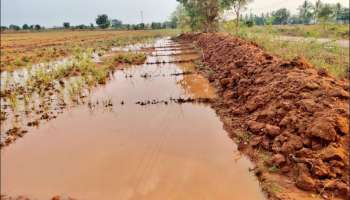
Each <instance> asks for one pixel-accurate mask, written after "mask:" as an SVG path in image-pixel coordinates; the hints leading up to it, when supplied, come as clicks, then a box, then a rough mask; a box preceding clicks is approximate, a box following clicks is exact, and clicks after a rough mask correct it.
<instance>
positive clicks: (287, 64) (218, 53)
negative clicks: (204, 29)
mask: <svg viewBox="0 0 350 200" xmlns="http://www.w3.org/2000/svg"><path fill="white" fill-rule="evenodd" d="M176 40H178V41H187V42H188V41H192V42H194V43H195V44H196V45H197V46H198V47H199V48H201V49H202V52H203V55H202V56H203V57H202V64H201V65H200V66H198V69H199V71H201V72H203V73H204V74H205V75H206V76H207V77H208V79H209V81H210V82H212V84H214V85H215V86H216V88H217V90H218V95H219V97H221V98H218V99H217V102H215V103H214V105H213V107H214V108H215V110H216V111H217V113H218V114H219V116H220V117H221V118H222V119H223V121H224V124H225V127H226V129H227V130H228V132H229V133H230V134H232V137H233V138H234V139H235V140H236V141H237V142H238V143H239V149H240V150H242V151H244V152H246V153H247V154H248V155H249V156H250V157H251V158H252V159H253V160H254V161H255V162H256V163H257V169H255V172H256V175H258V177H259V178H260V180H264V179H267V177H269V175H267V176H262V174H263V173H265V172H266V171H267V173H265V174H270V175H271V174H272V175H273V174H275V175H276V176H281V177H282V180H291V182H292V183H291V184H289V185H288V184H287V185H283V184H282V183H281V186H282V187H283V186H285V187H290V188H289V189H288V188H287V189H286V188H285V187H284V189H285V190H286V191H289V192H295V189H296V188H299V189H301V190H303V191H307V192H306V193H307V194H310V193H311V194H314V195H319V196H320V197H322V198H325V199H330V198H332V197H338V198H344V199H347V198H349V197H350V192H349V162H348V161H349V153H348V152H349V120H348V119H349V98H350V95H349V92H348V89H349V84H348V82H346V81H342V80H337V79H335V78H333V77H331V76H329V75H328V73H327V72H326V71H324V70H317V69H316V68H314V67H313V66H312V65H310V64H309V63H308V62H307V61H306V60H305V59H304V58H301V57H299V58H295V59H294V60H292V61H284V60H282V59H280V58H279V57H276V56H273V55H270V54H268V53H265V52H264V51H263V50H262V48H260V47H259V46H258V45H257V44H255V43H252V42H248V41H245V40H242V39H239V38H235V37H232V36H229V35H227V34H221V33H201V34H184V35H181V36H179V37H178V38H177V39H176ZM259 152H264V154H266V155H267V158H266V159H262V158H260V157H261V156H259V155H260V154H261V153H259ZM266 169H268V170H266ZM276 176H275V177H276ZM262 177H263V178H262ZM280 182H283V181H280ZM292 187H295V189H293V188H292ZM264 189H266V190H267V191H268V193H269V195H270V198H271V199H298V198H292V197H291V195H286V194H284V195H280V194H278V192H271V189H268V188H264ZM299 189H297V190H299Z"/></svg>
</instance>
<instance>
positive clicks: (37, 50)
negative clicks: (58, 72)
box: [1, 30, 176, 71]
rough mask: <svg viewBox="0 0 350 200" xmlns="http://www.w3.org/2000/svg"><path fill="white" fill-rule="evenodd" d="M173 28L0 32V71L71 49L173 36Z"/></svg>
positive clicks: (96, 48)
mask: <svg viewBox="0 0 350 200" xmlns="http://www.w3.org/2000/svg"><path fill="white" fill-rule="evenodd" d="M175 34H176V31H174V30H168V31H141V32H140V31H128V32H126V31H124V32H123V31H58V32H57V31H52V32H34V33H5V34H1V71H4V70H6V71H13V70H15V69H18V68H21V67H25V66H30V65H32V64H37V63H42V62H48V61H53V60H57V59H59V58H64V57H67V56H69V55H72V54H73V53H74V52H75V51H81V50H82V49H92V50H94V51H97V52H105V51H108V50H109V49H110V48H111V47H112V46H125V45H130V44H136V43H140V42H147V41H151V40H152V39H153V38H155V37H160V36H165V35H175Z"/></svg>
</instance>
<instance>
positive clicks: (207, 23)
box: [176, 0, 252, 32]
mask: <svg viewBox="0 0 350 200" xmlns="http://www.w3.org/2000/svg"><path fill="white" fill-rule="evenodd" d="M177 1H178V2H180V3H181V6H182V7H178V9H177V11H176V13H177V15H178V17H177V18H178V23H185V22H186V23H188V24H189V27H190V29H191V30H192V31H204V32H213V31H216V30H217V29H218V20H219V16H220V12H222V11H225V10H231V9H233V10H234V12H235V15H236V27H237V29H238V27H239V21H240V18H241V12H242V10H243V9H244V8H245V6H246V5H247V4H248V3H249V2H251V1H252V0H177ZM182 26H183V25H180V27H182Z"/></svg>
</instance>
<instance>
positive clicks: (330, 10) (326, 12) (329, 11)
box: [318, 3, 335, 23]
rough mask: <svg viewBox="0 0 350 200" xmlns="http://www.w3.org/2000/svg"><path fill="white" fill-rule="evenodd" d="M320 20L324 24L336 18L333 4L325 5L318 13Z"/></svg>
mask: <svg viewBox="0 0 350 200" xmlns="http://www.w3.org/2000/svg"><path fill="white" fill-rule="evenodd" d="M318 18H319V19H321V20H322V21H323V23H325V22H327V21H330V20H332V19H334V18H335V12H334V7H333V6H332V5H331V4H328V3H326V4H324V5H323V6H322V8H321V10H320V12H319V13H318Z"/></svg>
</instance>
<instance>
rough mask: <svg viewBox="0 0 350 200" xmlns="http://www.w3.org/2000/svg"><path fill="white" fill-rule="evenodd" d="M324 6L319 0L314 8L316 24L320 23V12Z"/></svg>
mask: <svg viewBox="0 0 350 200" xmlns="http://www.w3.org/2000/svg"><path fill="white" fill-rule="evenodd" d="M322 6H323V4H322V1H321V0H317V1H316V3H315V6H314V13H313V15H314V20H315V23H317V22H318V14H319V13H320V10H321V8H322Z"/></svg>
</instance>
